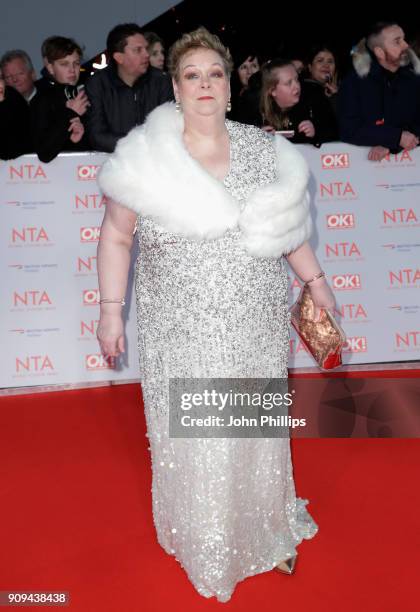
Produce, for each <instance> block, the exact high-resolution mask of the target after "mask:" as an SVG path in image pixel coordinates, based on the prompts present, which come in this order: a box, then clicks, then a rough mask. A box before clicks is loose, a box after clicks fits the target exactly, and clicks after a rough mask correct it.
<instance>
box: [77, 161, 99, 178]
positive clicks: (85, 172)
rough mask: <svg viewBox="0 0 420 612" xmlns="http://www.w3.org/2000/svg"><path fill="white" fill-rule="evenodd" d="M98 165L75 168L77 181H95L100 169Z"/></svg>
mask: <svg viewBox="0 0 420 612" xmlns="http://www.w3.org/2000/svg"><path fill="white" fill-rule="evenodd" d="M100 167H101V166H100V165H98V164H84V165H81V166H77V180H78V181H96V177H97V175H98V171H99V169H100Z"/></svg>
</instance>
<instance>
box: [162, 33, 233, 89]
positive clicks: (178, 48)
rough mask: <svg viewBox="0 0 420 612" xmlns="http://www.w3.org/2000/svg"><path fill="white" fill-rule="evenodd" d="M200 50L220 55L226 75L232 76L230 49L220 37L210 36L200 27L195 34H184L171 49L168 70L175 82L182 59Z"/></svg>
mask: <svg viewBox="0 0 420 612" xmlns="http://www.w3.org/2000/svg"><path fill="white" fill-rule="evenodd" d="M198 49H209V50H210V51H214V52H215V53H217V54H218V55H220V57H221V59H222V62H223V66H224V69H225V72H226V75H227V76H228V77H229V76H230V74H231V72H232V70H233V61H232V56H231V54H230V51H229V49H228V48H227V47H225V46H224V45H223V44H222V42H221V40H220V38H219V37H218V36H216V35H215V34H210V32H209V31H208V30H207V29H206V28H203V27H200V28H198V29H197V30H194V31H193V32H188V33H187V34H184V35H183V36H182V37H181V38H180V39H179V40H177V41H176V42H175V43H174V44H173V45H172V47H171V48H170V49H169V54H168V70H169V73H170V75H171V76H172V77H173V78H174V79H175V81H177V80H178V78H179V65H180V63H181V59H182V58H183V57H184V55H186V54H187V53H189V52H190V51H196V50H198Z"/></svg>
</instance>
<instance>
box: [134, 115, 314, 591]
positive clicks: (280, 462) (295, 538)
mask: <svg viewBox="0 0 420 612" xmlns="http://www.w3.org/2000/svg"><path fill="white" fill-rule="evenodd" d="M227 127H228V131H229V134H230V141H231V153H230V155H231V164H230V171H229V174H228V176H227V177H226V178H225V181H224V185H225V187H226V189H227V190H228V191H229V192H230V193H231V194H232V195H233V196H234V197H236V198H237V199H238V200H239V201H240V203H241V206H243V205H244V200H245V198H246V197H247V195H248V194H249V193H250V191H252V190H254V189H255V188H256V187H258V186H260V185H263V184H266V183H269V182H272V181H273V179H274V176H275V158H274V148H273V145H272V142H271V140H270V139H269V138H268V137H267V136H266V135H265V134H264V133H262V132H261V131H260V130H257V129H256V128H253V127H250V126H244V125H240V124H238V123H234V122H230V121H228V122H227ZM197 197H199V194H197ZM138 239H139V247H140V255H139V258H138V261H137V268H136V297H137V320H138V334H139V339H138V344H139V356H140V372H141V384H142V391H143V397H144V406H145V413H146V422H147V430H148V434H147V435H148V438H149V442H150V451H151V459H152V471H153V484H152V499H153V518H154V523H155V527H156V531H157V537H158V541H159V543H160V544H161V546H162V547H163V548H164V549H165V551H166V552H167V553H168V554H171V555H175V557H176V559H177V560H178V561H179V562H180V563H181V565H182V567H183V568H184V569H185V571H186V572H187V574H188V577H189V579H190V580H191V582H192V583H193V585H194V586H195V588H196V589H197V591H198V592H199V593H200V594H201V595H203V596H204V597H212V596H216V597H217V599H218V600H219V601H221V602H226V601H228V600H229V599H230V597H231V595H232V593H233V591H234V589H235V586H236V584H237V583H238V582H239V581H241V580H243V579H244V578H246V577H248V576H252V575H254V574H259V573H261V572H266V571H269V570H271V569H272V568H273V567H274V566H275V565H276V564H277V563H279V562H280V561H281V560H283V559H285V558H287V557H290V556H292V555H293V554H295V552H296V546H297V545H298V544H299V543H300V542H301V541H302V539H304V538H307V539H309V538H312V537H313V536H314V535H315V533H316V532H317V529H318V527H317V525H316V524H315V522H314V521H313V519H312V518H311V516H310V515H309V513H308V511H307V509H306V507H305V506H306V504H307V500H304V499H300V498H296V493H295V486H294V480H293V472H292V464H291V456H290V441H289V439H287V438H282V439H279V438H277V439H273V438H265V439H264V438H263V439H261V438H259V439H258V438H236V439H235V438H217V439H215V438H213V439H205V438H201V439H197V438H196V439H179V438H170V437H169V435H168V408H167V406H168V378H169V377H175V376H176V377H225V378H233V377H241V378H242V377H246V378H247V377H252V378H259V377H261V378H265V377H277V378H280V377H287V363H288V349H289V317H288V313H287V275H286V271H285V268H284V264H283V260H282V259H277V260H275V259H262V258H256V257H252V256H250V255H248V254H247V252H246V251H245V250H244V249H243V248H242V246H241V243H240V232H239V230H235V231H229V232H228V233H226V234H225V235H224V236H223V237H222V238H220V239H216V240H212V241H201V242H198V241H192V240H188V239H185V238H182V237H180V236H179V235H175V234H172V233H169V232H167V231H166V230H164V229H163V228H162V227H161V226H159V225H157V224H155V223H154V222H153V221H151V220H150V219H146V218H142V219H139V220H138Z"/></svg>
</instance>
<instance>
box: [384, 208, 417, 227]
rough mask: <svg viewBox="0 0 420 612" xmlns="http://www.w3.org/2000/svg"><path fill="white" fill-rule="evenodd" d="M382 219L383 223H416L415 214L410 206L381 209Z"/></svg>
mask: <svg viewBox="0 0 420 612" xmlns="http://www.w3.org/2000/svg"><path fill="white" fill-rule="evenodd" d="M382 214H383V221H384V223H385V225H394V224H395V223H403V224H410V223H417V222H418V219H417V215H416V213H415V212H414V210H413V209H412V208H393V209H392V210H384V211H382Z"/></svg>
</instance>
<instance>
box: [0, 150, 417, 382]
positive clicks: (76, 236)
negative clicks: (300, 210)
mask: <svg viewBox="0 0 420 612" xmlns="http://www.w3.org/2000/svg"><path fill="white" fill-rule="evenodd" d="M299 148H300V150H301V151H302V153H303V154H304V156H305V158H306V159H307V161H308V163H309V166H310V168H311V172H312V175H311V180H310V190H311V195H312V203H313V204H312V205H313V215H314V218H315V231H314V234H313V237H312V244H313V246H314V247H315V250H316V253H317V256H318V258H319V260H320V263H321V265H322V267H323V268H324V269H325V271H326V272H327V275H328V278H329V281H330V283H331V285H332V287H333V288H334V291H335V295H336V298H337V313H336V314H337V315H338V316H339V317H340V319H341V323H342V326H343V328H344V330H345V332H346V334H347V344H346V346H345V348H344V362H345V363H347V364H360V363H374V362H393V361H410V360H418V359H419V354H420V326H419V320H420V318H419V314H420V299H419V291H418V289H419V287H420V264H419V253H420V238H419V227H420V204H419V192H420V180H419V171H418V168H419V165H420V152H419V150H418V149H416V150H414V151H411V152H408V151H402V152H401V153H398V154H395V155H389V156H388V157H387V158H385V159H384V160H382V161H381V162H376V163H372V162H369V161H368V160H367V156H366V149H365V148H361V147H353V146H350V145H347V144H343V143H330V144H328V145H323V146H322V147H321V148H320V149H315V148H314V147H311V146H306V145H305V146H304V145H302V146H300V147H299ZM104 159H106V154H103V153H81V154H61V155H59V156H58V157H57V158H56V159H55V160H54V161H52V162H51V163H49V164H42V163H40V162H39V160H38V159H37V157H36V156H35V155H27V156H23V157H20V158H18V159H16V160H13V161H9V162H1V163H0V188H1V227H2V240H1V249H2V257H1V261H2V266H3V274H2V278H3V283H2V290H3V291H2V294H3V299H2V301H1V310H2V312H1V321H2V326H1V332H0V341H1V346H2V347H4V349H3V351H2V354H1V355H2V356H1V373H2V379H1V383H0V386H1V387H25V386H34V385H54V384H72V383H86V382H97V381H110V380H114V381H124V380H132V379H137V378H138V372H139V369H138V357H137V350H136V328H135V308H134V295H133V291H132V284H133V283H132V279H131V282H130V285H129V286H130V289H129V291H128V296H127V297H128V299H127V305H126V306H125V314H126V317H127V328H126V335H127V338H128V348H127V352H126V354H125V356H124V358H123V359H122V360H121V361H117V363H116V364H114V365H113V364H112V363H110V362H109V361H108V360H107V359H105V358H104V357H102V356H101V355H100V352H99V347H98V344H97V340H96V327H97V324H98V316H99V305H98V299H99V295H98V282H97V275H96V272H97V271H96V247H97V242H98V238H99V231H100V225H101V221H102V216H103V212H104V208H105V206H106V201H105V198H104V197H103V195H102V194H101V193H100V192H99V190H98V187H97V184H96V175H97V172H98V170H99V168H100V166H101V164H102V163H103V161H104ZM136 256H137V253H136V250H134V251H133V257H136ZM299 289H300V284H299V281H298V279H296V278H295V277H294V276H291V293H292V294H291V296H290V300H291V302H292V301H294V300H295V299H296V297H297V295H298V291H299ZM290 343H291V356H290V366H291V367H308V366H312V365H313V361H312V358H311V357H310V356H309V354H308V353H307V352H306V350H305V348H304V346H303V345H302V343H301V342H300V341H299V340H298V339H297V338H296V336H295V334H294V332H292V335H291V340H290Z"/></svg>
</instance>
